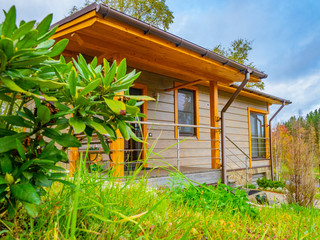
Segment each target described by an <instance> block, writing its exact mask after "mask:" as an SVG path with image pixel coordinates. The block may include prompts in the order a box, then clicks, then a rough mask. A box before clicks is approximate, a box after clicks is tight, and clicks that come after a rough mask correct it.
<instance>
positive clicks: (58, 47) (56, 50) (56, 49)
mask: <svg viewBox="0 0 320 240" xmlns="http://www.w3.org/2000/svg"><path fill="white" fill-rule="evenodd" d="M68 42H69V39H62V40H61V41H59V42H57V43H56V44H55V45H54V46H53V47H52V49H51V51H50V53H49V54H48V56H49V57H55V56H58V55H59V54H61V53H62V52H63V50H64V49H65V48H66V46H67V44H68Z"/></svg>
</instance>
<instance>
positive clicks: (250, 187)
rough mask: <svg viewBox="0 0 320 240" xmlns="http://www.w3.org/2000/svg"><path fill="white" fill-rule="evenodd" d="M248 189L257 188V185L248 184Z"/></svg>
mask: <svg viewBox="0 0 320 240" xmlns="http://www.w3.org/2000/svg"><path fill="white" fill-rule="evenodd" d="M248 189H257V186H256V185H254V184H249V185H248Z"/></svg>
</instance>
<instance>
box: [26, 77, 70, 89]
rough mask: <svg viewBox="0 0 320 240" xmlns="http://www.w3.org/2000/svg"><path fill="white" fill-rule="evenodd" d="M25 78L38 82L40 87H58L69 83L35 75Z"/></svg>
mask: <svg viewBox="0 0 320 240" xmlns="http://www.w3.org/2000/svg"><path fill="white" fill-rule="evenodd" d="M24 80H26V81H30V82H32V83H34V84H37V85H39V87H40V88H49V89H58V88H61V87H63V86H65V85H67V84H66V83H61V82H57V81H52V80H44V79H41V78H35V77H25V78H24Z"/></svg>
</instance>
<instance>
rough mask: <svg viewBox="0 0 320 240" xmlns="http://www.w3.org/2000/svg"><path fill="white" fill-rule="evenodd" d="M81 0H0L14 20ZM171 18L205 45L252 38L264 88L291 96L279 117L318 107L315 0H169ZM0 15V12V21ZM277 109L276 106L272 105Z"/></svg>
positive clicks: (175, 27)
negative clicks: (263, 75) (12, 8)
mask: <svg viewBox="0 0 320 240" xmlns="http://www.w3.org/2000/svg"><path fill="white" fill-rule="evenodd" d="M83 2H84V0H63V1H62V0H56V1H52V0H0V6H1V8H3V9H6V10H8V9H9V8H10V6H11V5H13V4H15V5H16V8H17V12H18V20H21V19H24V20H33V19H36V20H41V19H42V18H44V17H45V16H46V15H47V14H49V13H53V14H54V15H53V16H54V20H53V21H54V22H56V21H58V20H60V19H62V18H64V17H65V16H67V15H68V11H69V10H70V8H71V7H72V6H73V5H82V4H83ZM166 2H167V5H168V6H169V8H170V10H171V11H173V13H174V16H175V19H174V23H173V24H172V25H171V27H170V29H169V32H171V33H173V34H176V35H178V36H180V37H183V38H185V39H187V40H189V41H191V42H194V43H196V44H199V45H201V46H203V47H206V48H209V49H212V48H214V47H215V46H216V45H218V44H222V46H224V47H228V46H229V45H230V43H231V42H232V41H233V40H235V39H238V38H245V39H248V40H252V41H253V50H252V52H251V54H250V56H249V58H250V61H252V62H254V64H255V66H256V67H257V68H258V69H259V70H262V71H264V72H266V73H267V74H268V75H269V77H268V78H267V79H265V85H266V88H265V92H267V93H270V94H273V95H276V96H279V97H283V98H286V99H290V100H291V101H292V102H293V104H292V105H290V106H287V107H286V108H285V109H284V110H283V111H282V112H281V114H280V115H279V117H278V118H277V121H284V120H287V119H288V118H289V117H290V116H292V115H298V114H299V113H300V114H302V115H305V114H306V113H308V112H309V111H311V110H314V109H316V108H320V17H319V13H320V1H319V0H303V1H301V0H281V1H279V0H259V1H256V0H241V1H239V0H167V1H166ZM2 20H3V14H0V21H2ZM272 110H273V111H275V108H273V109H272Z"/></svg>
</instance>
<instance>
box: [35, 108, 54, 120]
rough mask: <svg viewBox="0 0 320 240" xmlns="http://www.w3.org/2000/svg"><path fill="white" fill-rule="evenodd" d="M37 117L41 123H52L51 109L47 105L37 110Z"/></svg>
mask: <svg viewBox="0 0 320 240" xmlns="http://www.w3.org/2000/svg"><path fill="white" fill-rule="evenodd" d="M37 115H38V118H39V119H40V121H41V122H43V123H47V122H49V121H50V118H51V117H50V109H49V108H48V107H47V106H45V105H41V106H40V107H39V108H38V109H37Z"/></svg>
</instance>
